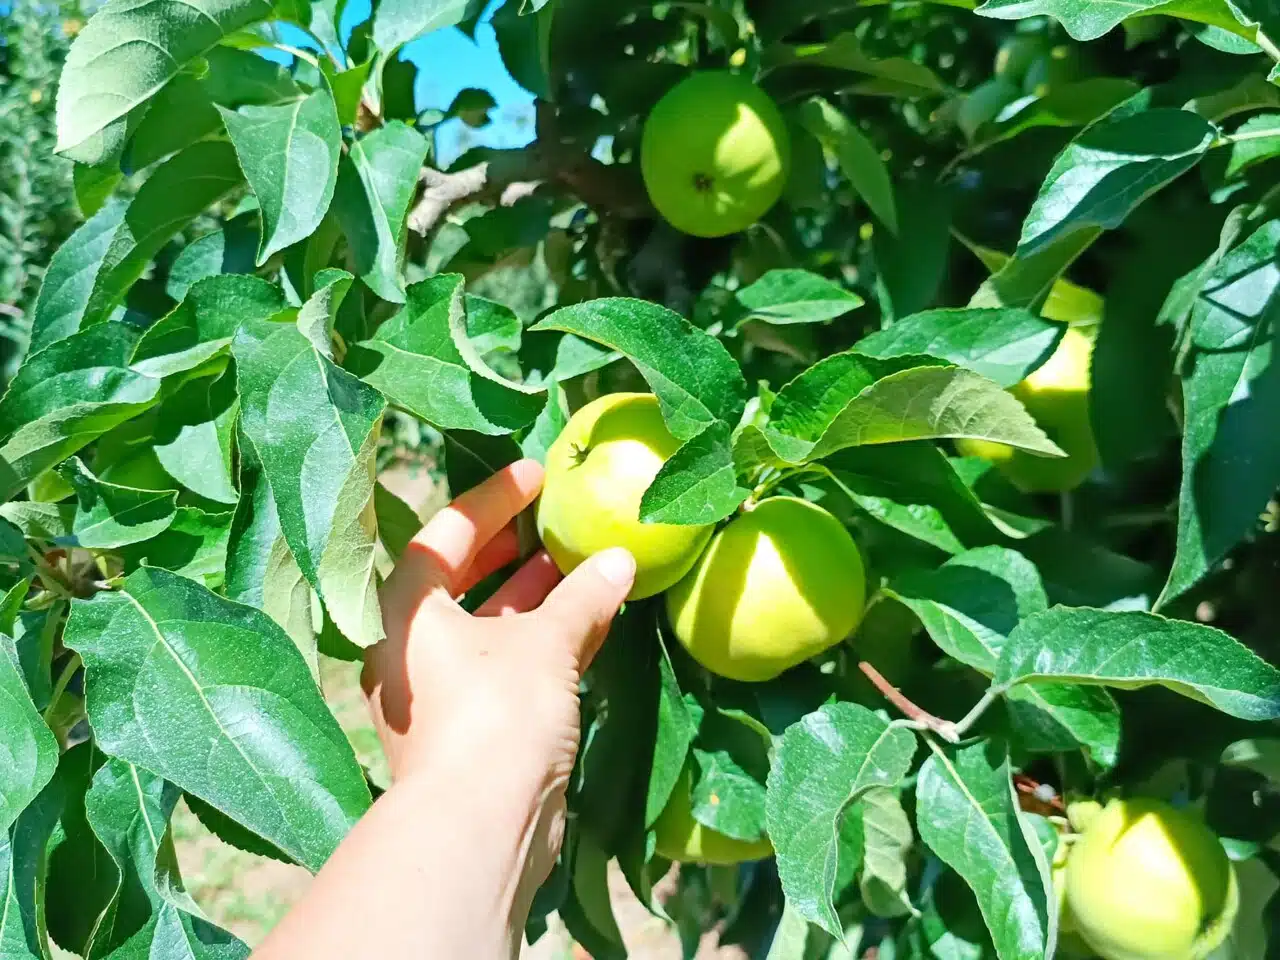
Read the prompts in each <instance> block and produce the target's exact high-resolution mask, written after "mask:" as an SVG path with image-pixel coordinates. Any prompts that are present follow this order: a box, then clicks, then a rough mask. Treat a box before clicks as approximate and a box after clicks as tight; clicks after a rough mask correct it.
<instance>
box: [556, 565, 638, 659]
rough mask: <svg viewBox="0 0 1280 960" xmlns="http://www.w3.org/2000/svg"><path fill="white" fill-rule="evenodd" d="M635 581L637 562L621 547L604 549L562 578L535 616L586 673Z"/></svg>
mask: <svg viewBox="0 0 1280 960" xmlns="http://www.w3.org/2000/svg"><path fill="white" fill-rule="evenodd" d="M635 579H636V561H635V558H634V557H633V556H631V554H630V553H629V552H628V551H626V550H624V549H623V548H622V547H613V548H611V549H609V550H603V551H601V552H600V553H597V554H595V555H594V556H592V557H590V558H589V559H588V560H587V561H586V562H584V563H582V564H580V565H579V566H578V568H577V569H576V570H574V571H573V572H572V573H571V574H569V575H568V576H567V577H565V578H564V579H563V580H561V581H560V583H559V584H558V585H557V586H556V588H555V589H554V590H552V591H551V594H550V595H549V596H548V597H547V599H546V600H544V601H543V603H542V606H541V607H539V608H538V617H539V618H540V619H541V620H543V622H544V623H546V624H547V625H548V626H549V627H551V629H552V630H554V632H555V633H556V639H557V641H558V642H560V643H563V644H565V645H567V646H568V647H569V649H570V650H571V651H572V652H573V655H574V656H575V657H576V658H577V660H578V666H579V668H580V669H583V670H585V669H586V668H587V665H588V664H590V663H591V660H592V659H593V658H594V657H595V655H596V650H597V649H599V647H600V644H601V642H602V641H603V640H604V635H605V633H606V632H608V629H609V624H610V623H611V622H612V621H613V617H614V615H615V614H616V613H617V612H618V608H619V607H621V606H622V602H623V601H624V600H626V598H627V594H628V593H629V592H630V590H631V585H632V584H633V583H634V582H635Z"/></svg>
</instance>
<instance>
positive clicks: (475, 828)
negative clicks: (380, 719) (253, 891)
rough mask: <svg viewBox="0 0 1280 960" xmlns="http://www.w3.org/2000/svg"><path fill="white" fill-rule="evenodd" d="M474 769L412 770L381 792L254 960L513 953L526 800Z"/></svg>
mask: <svg viewBox="0 0 1280 960" xmlns="http://www.w3.org/2000/svg"><path fill="white" fill-rule="evenodd" d="M450 766H452V765H450ZM475 767H476V768H479V769H478V770H477V769H471V770H458V769H448V768H444V767H437V768H435V769H434V770H423V771H421V772H420V773H419V774H417V775H415V776H414V777H413V778H411V779H407V780H403V781H401V782H399V783H397V784H396V785H395V786H394V787H392V788H391V790H389V791H388V792H387V793H386V794H385V795H384V796H383V797H382V798H380V799H379V800H378V802H377V803H376V804H374V807H373V809H372V810H371V811H370V812H369V813H368V814H367V815H366V816H365V817H364V818H363V819H362V820H361V821H360V822H359V823H358V824H357V825H356V827H355V828H354V829H353V830H352V831H351V833H350V835H349V836H348V837H347V839H346V840H344V841H343V843H342V845H341V846H339V848H338V850H337V851H336V852H335V853H334V855H333V856H332V857H331V858H330V860H329V862H328V863H327V864H326V865H325V867H324V869H323V870H321V871H320V874H319V875H318V876H317V877H316V880H315V882H314V884H313V885H312V887H311V889H310V891H309V892H308V893H307V896H306V898H305V899H304V900H303V901H302V903H300V904H299V905H298V906H297V907H296V908H295V909H294V910H293V911H292V912H290V914H289V915H288V916H287V917H286V918H285V919H284V921H282V922H281V924H280V925H279V926H278V927H277V928H276V930H275V931H274V932H273V933H272V935H271V936H270V937H269V938H268V940H267V941H266V943H264V944H263V945H262V947H260V948H259V949H258V950H257V951H256V952H255V954H254V960H294V958H296V957H308V958H312V960H326V958H329V957H333V958H342V960H349V958H350V957H356V956H371V957H386V958H388V960H402V958H403V960H416V958H432V960H434V958H445V957H468V958H476V960H509V958H510V957H512V956H514V955H515V953H516V952H517V951H518V949H519V945H520V938H521V935H522V933H523V925H524V920H525V916H524V914H525V913H526V912H527V909H528V905H527V903H523V902H522V901H523V900H524V899H525V897H524V895H523V894H524V892H523V891H521V890H520V888H519V885H520V877H521V873H522V868H523V866H524V862H525V857H526V853H527V850H528V847H529V844H530V843H531V842H532V840H533V834H534V831H535V829H536V827H537V819H538V810H537V805H533V807H532V808H530V807H531V805H530V804H529V801H528V799H527V792H524V793H522V792H520V791H517V790H513V789H502V788H501V787H502V786H503V785H501V784H499V783H498V782H497V778H495V777H493V776H489V775H486V774H484V773H481V772H479V771H483V770H484V766H483V764H476V765H475ZM522 797H525V798H526V799H521V798H522Z"/></svg>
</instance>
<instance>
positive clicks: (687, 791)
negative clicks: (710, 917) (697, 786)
mask: <svg viewBox="0 0 1280 960" xmlns="http://www.w3.org/2000/svg"><path fill="white" fill-rule="evenodd" d="M692 786H693V770H692V768H691V767H690V766H689V765H688V764H686V765H685V768H684V770H683V771H681V773H680V779H679V780H677V781H676V786H675V789H674V790H672V791H671V799H670V800H668V801H667V805H666V806H665V807H663V808H662V813H661V814H659V815H658V820H657V822H656V823H655V824H654V825H653V830H654V833H655V834H656V840H657V843H656V845H655V847H654V849H655V851H656V852H657V854H658V856H660V857H666V858H667V859H668V860H674V861H676V862H677V863H706V864H713V865H717V866H728V865H730V864H734V863H743V862H745V861H747V860H763V859H764V858H765V857H771V856H773V845H772V844H771V843H769V840H768V838H767V837H761V838H760V839H759V840H738V839H736V838H734V837H727V836H725V835H724V834H723V833H720V832H718V831H716V830H712V829H711V828H710V827H706V826H703V825H702V824H701V823H699V822H698V821H697V820H695V819H694V817H693V799H692V796H691V790H692Z"/></svg>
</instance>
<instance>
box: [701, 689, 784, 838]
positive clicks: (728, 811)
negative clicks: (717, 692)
mask: <svg viewBox="0 0 1280 960" xmlns="http://www.w3.org/2000/svg"><path fill="white" fill-rule="evenodd" d="M770 746H771V743H770V739H769V737H768V735H767V734H766V735H765V736H763V737H762V736H761V734H760V731H759V730H757V729H756V728H755V727H753V726H749V725H748V724H747V723H745V722H743V721H742V720H741V719H740V718H739V716H738V715H735V714H733V713H728V712H726V711H722V710H713V711H709V712H707V713H706V714H705V715H704V716H703V718H702V723H701V726H700V727H699V729H698V736H697V739H696V740H695V741H694V743H693V757H694V762H695V765H696V767H697V776H696V778H694V780H693V786H692V790H691V800H692V803H693V816H694V819H695V820H697V821H698V822H699V823H701V824H702V825H703V826H706V827H710V828H711V829H712V830H715V831H716V832H717V833H722V834H724V835H725V836H728V837H733V838H734V839H737V840H745V841H754V840H759V839H760V837H761V836H763V835H764V832H765V779H766V777H768V775H769V747H770Z"/></svg>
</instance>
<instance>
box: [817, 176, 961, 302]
mask: <svg viewBox="0 0 1280 960" xmlns="http://www.w3.org/2000/svg"><path fill="white" fill-rule="evenodd" d="M896 188H897V209H898V220H899V224H898V233H897V235H896V236H895V235H894V234H892V233H890V232H889V231H888V230H875V231H873V232H872V234H871V248H872V252H873V254H874V256H875V267H876V279H875V287H876V298H877V299H878V300H879V301H880V310H881V312H882V313H883V314H884V316H885V317H886V318H887V319H889V320H893V319H896V318H900V317H906V316H910V315H911V314H913V313H917V312H919V311H921V310H923V309H924V308H925V307H927V306H929V305H930V304H931V303H935V302H937V293H938V288H939V286H940V285H941V283H942V279H943V276H944V274H945V273H946V272H947V268H948V261H949V259H950V251H951V217H952V206H953V204H954V197H953V196H952V192H951V190H950V189H949V188H947V187H946V186H944V185H939V184H935V183H932V182H930V181H928V180H927V179H926V180H925V181H923V182H921V181H914V182H912V181H908V182H905V183H903V182H899V183H898V184H897V185H896ZM824 202H825V201H824Z"/></svg>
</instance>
